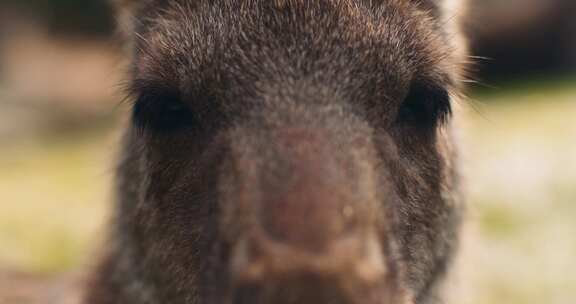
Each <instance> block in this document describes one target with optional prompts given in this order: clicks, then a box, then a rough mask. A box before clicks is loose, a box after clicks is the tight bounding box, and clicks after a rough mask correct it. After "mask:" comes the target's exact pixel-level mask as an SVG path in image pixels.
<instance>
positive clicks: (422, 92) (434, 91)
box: [397, 84, 452, 128]
mask: <svg viewBox="0 0 576 304" xmlns="http://www.w3.org/2000/svg"><path fill="white" fill-rule="evenodd" d="M451 112H452V110H451V107H450V95H449V93H448V91H447V90H445V89H443V88H439V87H433V86H427V85H420V84H415V85H412V87H411V88H410V91H409V93H408V95H407V96H406V98H405V99H404V102H403V103H402V105H401V106H400V109H399V110H398V116H397V123H398V124H401V125H409V126H413V127H419V128H433V127H436V126H437V125H439V124H442V123H444V122H446V121H447V119H448V118H449V117H450V114H451Z"/></svg>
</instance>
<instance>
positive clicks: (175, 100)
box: [133, 91, 197, 133]
mask: <svg viewBox="0 0 576 304" xmlns="http://www.w3.org/2000/svg"><path fill="white" fill-rule="evenodd" d="M196 121H197V119H196V117H195V115H194V113H193V112H192V111H191V110H190V108H189V107H188V105H187V104H185V103H184V102H183V101H182V100H181V98H180V96H179V94H177V93H173V92H169V91H154V92H145V93H142V94H141V95H140V96H139V98H138V99H137V101H136V103H135V104H134V107H133V122H134V124H135V126H136V127H137V128H138V129H140V130H147V131H148V130H149V131H152V132H157V133H169V132H176V131H179V130H184V129H189V128H193V127H195V125H196Z"/></svg>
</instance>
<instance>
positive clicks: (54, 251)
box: [0, 81, 576, 304]
mask: <svg viewBox="0 0 576 304" xmlns="http://www.w3.org/2000/svg"><path fill="white" fill-rule="evenodd" d="M575 84H576V82H574V81H563V82H559V83H557V84H554V85H549V84H545V85H541V84H536V83H529V84H525V85H524V86H514V89H512V90H502V89H500V90H492V91H491V92H489V93H487V92H486V91H485V90H483V91H481V92H477V94H475V95H474V96H475V97H474V99H476V100H475V101H472V107H469V110H468V111H466V113H465V119H464V120H463V124H462V129H463V130H462V131H463V132H462V133H463V147H464V151H463V153H464V156H463V158H464V161H463V163H464V165H465V176H466V179H467V181H466V184H467V188H468V191H467V192H468V194H469V200H468V201H469V206H470V207H469V211H470V212H469V222H470V223H473V224H472V226H473V227H474V228H473V229H472V230H473V233H472V234H471V236H467V240H466V242H465V246H464V248H463V255H464V256H463V260H464V268H465V270H466V271H465V272H466V274H465V280H466V282H465V283H464V285H465V286H469V287H468V288H469V289H470V293H468V294H467V295H466V297H465V298H466V299H465V300H463V301H462V302H460V303H464V302H465V303H473V304H501V303H513V304H532V303H534V304H536V303H538V304H541V303H547V304H555V303H557V304H566V303H573V301H574V293H573V291H574V290H576V275H574V274H575V273H576V85H575ZM111 129H112V128H109V129H106V130H99V131H94V132H88V133H85V134H84V133H81V134H74V135H73V136H60V137H55V136H54V135H51V136H50V137H49V138H36V139H29V140H19V141H14V142H7V143H1V145H2V149H0V265H2V266H4V265H8V266H9V267H14V268H18V269H22V270H25V271H29V272H42V273H57V272H63V271H68V270H71V269H74V268H75V267H78V265H79V264H82V263H84V262H87V261H89V259H90V252H91V251H92V250H94V249H97V246H98V242H99V241H100V240H101V234H102V231H103V229H104V228H103V223H104V221H105V218H106V214H107V210H108V202H109V201H110V191H109V189H110V178H111V176H112V171H113V170H112V166H113V159H114V152H115V150H116V145H115V140H114V136H113V135H110V134H111V133H112V132H111Z"/></svg>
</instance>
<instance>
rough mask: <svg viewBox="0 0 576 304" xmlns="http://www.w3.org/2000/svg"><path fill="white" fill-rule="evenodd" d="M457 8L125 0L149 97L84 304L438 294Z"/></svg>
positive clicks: (135, 121) (454, 224) (126, 155)
mask: <svg viewBox="0 0 576 304" xmlns="http://www.w3.org/2000/svg"><path fill="white" fill-rule="evenodd" d="M448 2H449V1H446V2H444V1H432V0H429V1H425V0H420V1H418V0H412V1H410V0H318V1H307V0H274V1H272V0H238V1H226V0H194V1H192V0H164V1H163V0H148V1H144V0H142V1H129V0H118V4H119V7H120V9H119V11H120V14H121V17H122V20H123V22H122V24H123V25H124V26H126V28H125V32H126V33H127V36H128V37H129V39H130V40H131V41H132V43H131V45H132V57H133V59H132V62H133V65H132V74H131V88H130V93H131V95H132V96H133V99H134V105H133V107H134V110H133V117H132V120H131V123H130V124H129V125H128V126H127V128H126V132H125V138H124V142H123V151H122V156H121V159H120V164H119V167H118V177H117V193H118V199H117V205H116V212H115V218H114V219H113V225H112V228H111V232H110V240H109V243H108V244H106V249H107V250H106V254H105V255H104V256H103V257H102V260H101V263H100V264H99V268H98V269H96V270H95V271H94V275H93V279H92V281H91V285H90V286H89V288H88V292H87V296H86V303H87V304H116V303H118V304H120V303H122V304H132V303H134V304H136V303H139V304H142V303H150V304H157V303H171V304H179V303H186V304H194V303H203V304H204V303H207V304H226V303H235V304H242V303H262V304H264V303H275V304H282V303H286V304H288V303H301V304H306V303H343V304H344V303H349V304H353V303H354V304H360V303H362V304H387V303H404V304H412V303H417V304H425V303H437V302H441V301H442V295H441V294H440V293H439V292H438V291H439V290H440V289H439V287H440V285H441V283H442V281H443V277H444V276H445V275H446V273H447V271H448V269H449V265H450V260H451V258H452V256H453V254H454V251H455V249H456V247H457V246H456V245H457V240H458V230H459V223H460V217H461V210H462V202H461V198H460V194H459V182H458V181H459V178H458V174H457V169H456V167H457V166H456V153H455V149H454V143H453V136H452V116H451V115H452V112H453V111H452V110H451V109H452V107H453V106H454V103H455V100H456V99H457V96H459V90H460V79H461V73H462V62H463V61H462V55H463V54H464V53H465V48H464V44H463V42H462V40H461V37H460V35H459V30H458V28H457V23H458V18H455V16H454V15H453V14H454V10H452V11H450V10H449V9H448Z"/></svg>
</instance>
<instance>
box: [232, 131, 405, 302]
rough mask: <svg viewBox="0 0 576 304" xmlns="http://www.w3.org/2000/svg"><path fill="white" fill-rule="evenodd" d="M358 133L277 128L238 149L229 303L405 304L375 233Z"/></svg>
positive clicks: (373, 181) (379, 212)
mask: <svg viewBox="0 0 576 304" xmlns="http://www.w3.org/2000/svg"><path fill="white" fill-rule="evenodd" d="M339 135H341V136H339ZM362 135H363V133H362V132H358V133H355V134H354V135H353V136H348V134H338V132H335V130H327V129H310V128H281V129H277V130H274V131H270V132H267V133H265V134H261V136H258V138H259V139H258V141H253V142H250V143H244V144H243V145H241V146H242V147H243V148H242V149H243V150H241V151H240V153H239V157H238V158H237V162H238V163H237V167H238V168H239V169H238V170H236V172H237V174H238V175H239V176H238V177H237V178H236V179H235V180H236V182H237V183H239V184H240V186H237V187H235V188H236V189H238V192H239V193H238V195H237V196H236V197H238V198H239V200H240V201H239V202H238V203H239V206H240V207H239V210H240V212H239V213H238V214H237V216H240V217H241V218H239V219H238V220H239V221H241V222H242V225H239V226H238V227H241V229H242V232H241V233H239V234H238V238H237V239H236V240H235V242H234V246H233V248H232V251H231V258H230V274H231V275H230V277H231V278H232V286H234V288H235V296H234V299H235V301H236V302H235V303H238V304H240V303H300V304H306V303H343V304H344V303H349V304H356V303H357V304H360V303H363V304H372V303H373V304H387V303H398V304H401V303H402V304H404V303H408V301H407V300H406V299H407V298H406V296H405V295H404V294H403V293H402V292H400V291H399V288H398V277H397V273H396V267H395V265H393V263H392V261H391V259H390V257H389V256H388V252H387V251H388V249H389V248H388V244H387V243H386V236H385V235H383V234H382V232H383V231H384V230H385V228H384V227H383V226H382V219H383V218H384V217H385V215H384V214H383V212H384V210H383V208H382V206H381V203H380V202H381V200H382V197H381V193H380V191H378V187H377V185H378V183H379V182H378V176H377V175H376V170H375V165H376V159H375V154H374V152H373V151H374V149H373V147H372V146H371V144H370V139H369V136H362ZM364 135H366V134H364ZM248 138H254V136H250V137H248ZM393 299H396V300H394V301H393V302H392V300H393ZM400 299H401V300H400Z"/></svg>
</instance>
